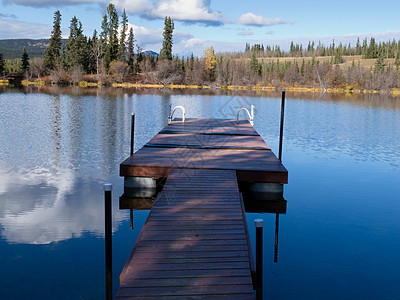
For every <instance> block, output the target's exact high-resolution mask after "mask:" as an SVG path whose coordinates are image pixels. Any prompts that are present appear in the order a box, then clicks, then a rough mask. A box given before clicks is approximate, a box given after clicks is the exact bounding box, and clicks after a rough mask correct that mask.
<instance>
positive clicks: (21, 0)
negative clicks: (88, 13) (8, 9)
mask: <svg viewBox="0 0 400 300" xmlns="http://www.w3.org/2000/svg"><path fill="white" fill-rule="evenodd" d="M4 2H5V3H13V4H18V5H23V6H32V7H45V6H53V7H54V6H60V5H79V4H88V3H103V2H104V0H61V1H54V0H5V1H4Z"/></svg>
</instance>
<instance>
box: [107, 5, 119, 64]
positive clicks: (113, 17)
mask: <svg viewBox="0 0 400 300" xmlns="http://www.w3.org/2000/svg"><path fill="white" fill-rule="evenodd" d="M107 16H108V22H107V24H108V47H107V52H106V64H107V66H108V65H109V64H110V62H112V61H113V60H116V59H117V58H118V46H119V43H118V23H119V22H118V13H117V10H116V9H115V6H114V4H112V3H110V4H109V5H108V7H107Z"/></svg>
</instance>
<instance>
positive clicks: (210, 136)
mask: <svg viewBox="0 0 400 300" xmlns="http://www.w3.org/2000/svg"><path fill="white" fill-rule="evenodd" d="M172 168H187V169H217V170H234V171H236V176H237V179H238V180H239V181H255V182H274V183H282V184H285V183H287V181H288V172H287V170H286V168H285V167H284V166H283V165H282V163H281V162H280V161H279V160H278V159H277V158H276V156H275V155H274V153H273V152H272V151H271V149H270V148H269V147H268V146H267V144H266V143H265V142H264V140H263V139H262V138H261V136H259V135H258V133H257V132H256V131H255V130H254V128H253V127H252V126H251V125H250V123H249V122H248V121H246V120H240V123H239V124H236V120H221V119H186V121H185V122H184V123H183V122H179V121H174V122H172V123H171V124H169V125H168V126H167V127H165V128H164V129H163V130H161V131H160V132H159V134H157V135H156V136H155V137H154V138H153V139H151V140H150V141H149V142H148V143H147V144H146V145H145V146H144V147H143V148H142V149H140V150H139V151H137V152H136V153H135V154H134V155H132V156H130V157H129V158H127V159H126V160H125V161H124V162H122V163H121V165H120V175H121V176H125V177H136V176H138V177H152V178H166V177H168V174H169V171H170V170H171V169H172Z"/></svg>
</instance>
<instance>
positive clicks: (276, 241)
mask: <svg viewBox="0 0 400 300" xmlns="http://www.w3.org/2000/svg"><path fill="white" fill-rule="evenodd" d="M278 234H279V214H276V218H275V251H274V262H275V263H277V262H278Z"/></svg>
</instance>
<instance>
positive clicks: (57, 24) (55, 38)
mask: <svg viewBox="0 0 400 300" xmlns="http://www.w3.org/2000/svg"><path fill="white" fill-rule="evenodd" d="M49 42H50V44H49V46H48V47H47V48H46V50H45V52H44V61H45V65H46V67H47V68H49V69H52V70H53V69H55V68H56V66H57V65H58V64H59V63H60V50H61V13H60V11H59V10H57V11H56V12H55V13H54V22H53V30H52V31H51V37H50V40H49Z"/></svg>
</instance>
